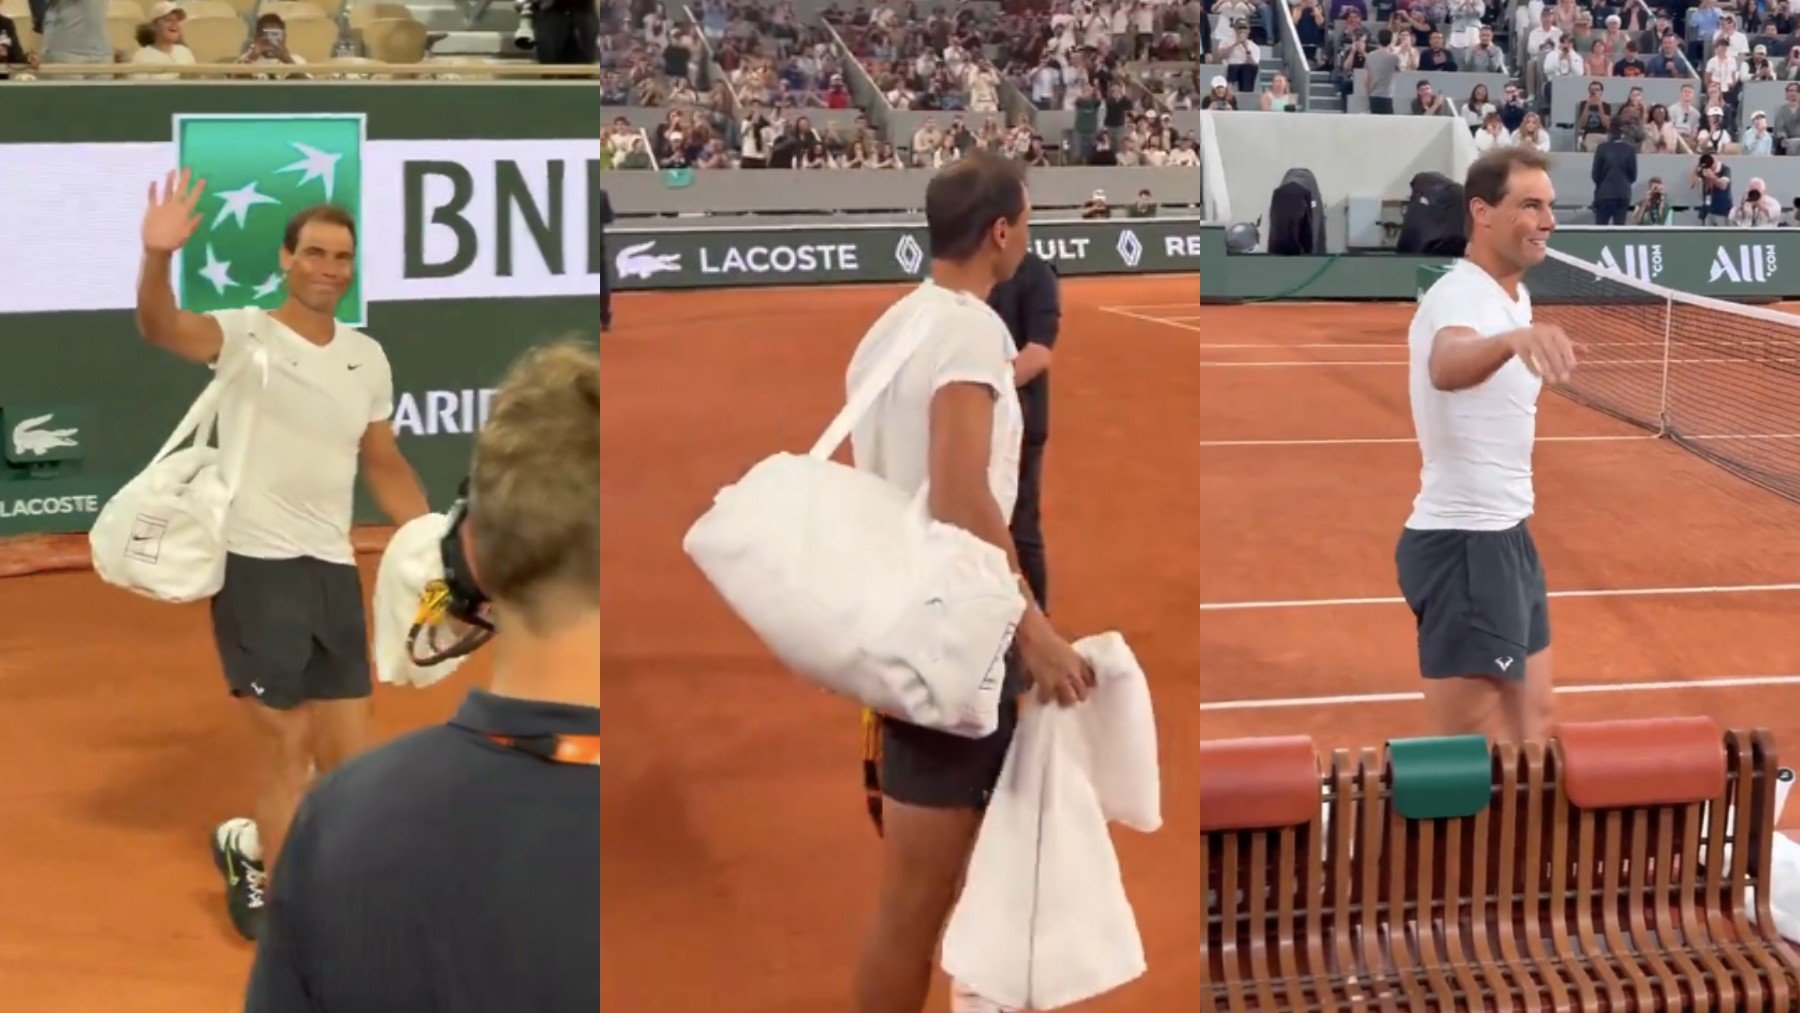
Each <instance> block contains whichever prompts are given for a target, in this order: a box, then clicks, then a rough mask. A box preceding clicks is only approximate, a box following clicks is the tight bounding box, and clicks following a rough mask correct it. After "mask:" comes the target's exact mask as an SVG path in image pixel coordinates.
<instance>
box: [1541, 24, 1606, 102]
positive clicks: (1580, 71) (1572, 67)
mask: <svg viewBox="0 0 1800 1013" xmlns="http://www.w3.org/2000/svg"><path fill="white" fill-rule="evenodd" d="M1586 73H1587V65H1586V64H1585V63H1584V62H1583V61H1582V59H1581V57H1580V56H1578V55H1576V53H1575V38H1574V36H1570V35H1564V36H1562V37H1561V38H1559V39H1558V40H1557V42H1556V50H1555V51H1554V52H1552V53H1549V54H1547V55H1545V57H1544V66H1543V73H1542V74H1541V75H1540V85H1539V90H1538V92H1537V93H1538V94H1539V95H1542V94H1543V93H1544V91H1543V89H1544V88H1546V87H1548V88H1554V87H1555V83H1554V82H1555V81H1556V79H1557V78H1559V77H1582V76H1584V75H1585V74H1586ZM1596 87H1598V86H1597V85H1596Z"/></svg>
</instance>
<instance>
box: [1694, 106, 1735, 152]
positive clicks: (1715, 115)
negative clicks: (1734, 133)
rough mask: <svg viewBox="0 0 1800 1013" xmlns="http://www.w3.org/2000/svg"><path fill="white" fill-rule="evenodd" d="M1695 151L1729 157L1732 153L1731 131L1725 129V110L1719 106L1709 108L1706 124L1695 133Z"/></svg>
mask: <svg viewBox="0 0 1800 1013" xmlns="http://www.w3.org/2000/svg"><path fill="white" fill-rule="evenodd" d="M1693 143H1694V150H1695V151H1698V152H1699V153H1701V154H1702V155H1729V154H1731V153H1732V145H1731V131H1730V130H1728V129H1726V127H1725V110H1723V109H1721V108H1719V107H1718V106H1711V107H1708V109H1707V110H1706V122H1705V123H1703V124H1701V126H1700V129H1699V130H1697V131H1695V132H1694V142H1693Z"/></svg>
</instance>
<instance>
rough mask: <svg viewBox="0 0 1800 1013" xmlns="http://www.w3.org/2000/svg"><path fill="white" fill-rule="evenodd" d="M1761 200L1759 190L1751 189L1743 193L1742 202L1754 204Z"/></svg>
mask: <svg viewBox="0 0 1800 1013" xmlns="http://www.w3.org/2000/svg"><path fill="white" fill-rule="evenodd" d="M1761 200H1762V191H1761V190H1751V191H1749V192H1747V193H1745V194H1744V203H1746V204H1755V203H1757V202H1759V201H1761Z"/></svg>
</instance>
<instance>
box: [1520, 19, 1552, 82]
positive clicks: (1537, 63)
mask: <svg viewBox="0 0 1800 1013" xmlns="http://www.w3.org/2000/svg"><path fill="white" fill-rule="evenodd" d="M1526 9H1527V8H1526V7H1525V5H1523V4H1521V5H1520V6H1519V10H1520V11H1525V10H1526ZM1526 40H1527V41H1526V48H1525V52H1524V53H1522V54H1521V56H1520V61H1521V66H1523V67H1524V70H1525V88H1526V89H1527V90H1528V91H1529V93H1530V94H1533V95H1542V94H1543V93H1544V79H1545V76H1546V74H1547V73H1548V68H1549V66H1550V61H1551V60H1552V59H1553V58H1556V57H1557V54H1558V53H1560V52H1562V49H1561V44H1562V40H1563V30H1562V29H1561V28H1559V27H1557V24H1556V12H1555V11H1554V10H1551V9H1549V8H1545V9H1544V12H1543V13H1542V14H1541V15H1539V17H1538V25H1537V27H1535V28H1533V29H1532V30H1531V32H1530V34H1529V35H1528V36H1526Z"/></svg>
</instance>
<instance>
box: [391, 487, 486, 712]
mask: <svg viewBox="0 0 1800 1013" xmlns="http://www.w3.org/2000/svg"><path fill="white" fill-rule="evenodd" d="M449 528H450V518H449V517H448V516H446V515H445V514H441V513H429V514H423V515H421V516H418V517H415V518H413V519H412V520H410V521H408V522H406V523H405V524H403V525H401V527H400V529H399V530H398V531H395V532H394V537H393V538H391V539H389V540H388V544H387V548H386V549H384V550H383V551H382V553H381V566H380V568H379V569H378V570H377V571H376V574H375V602H374V612H375V644H374V652H373V653H374V655H375V671H376V677H377V678H379V679H380V680H381V681H382V682H384V683H387V684H388V685H398V686H414V687H424V686H429V685H431V684H432V683H434V682H437V681H438V680H440V679H442V678H444V677H445V676H447V675H449V674H450V673H452V672H454V671H456V670H457V669H458V668H460V667H461V666H462V663H463V662H464V661H466V660H468V659H467V657H466V656H464V657H460V658H451V659H450V660H449V661H445V662H443V663H441V664H437V665H432V666H431V667H429V668H424V667H421V666H419V665H417V664H414V663H413V660H412V655H411V653H410V652H409V650H408V648H407V637H406V635H407V632H408V631H409V630H411V629H412V623H413V618H414V617H415V616H416V615H417V614H418V610H419V597H420V596H421V595H422V594H424V592H425V585H426V584H427V583H429V582H431V581H434V580H442V579H444V557H443V551H442V549H441V548H440V543H441V542H442V541H443V540H444V532H446V531H448V530H449Z"/></svg>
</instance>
